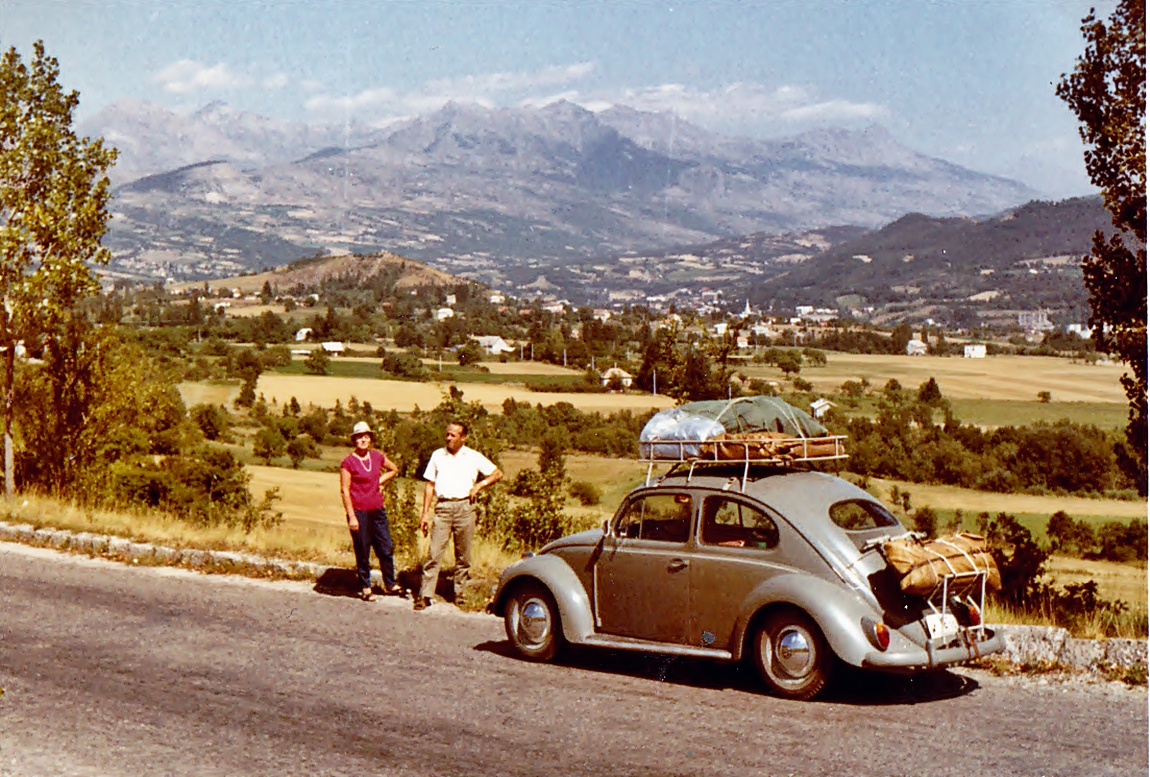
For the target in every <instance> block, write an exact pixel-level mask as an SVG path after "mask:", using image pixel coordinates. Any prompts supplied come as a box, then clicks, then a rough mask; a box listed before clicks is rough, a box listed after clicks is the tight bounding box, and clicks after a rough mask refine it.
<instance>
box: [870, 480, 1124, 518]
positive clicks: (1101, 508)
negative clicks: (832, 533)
mask: <svg viewBox="0 0 1150 777" xmlns="http://www.w3.org/2000/svg"><path fill="white" fill-rule="evenodd" d="M870 482H871V485H872V486H873V487H874V488H875V489H876V492H877V493H878V494H879V495H880V498H881V499H883V501H887V494H889V493H890V487H891V486H898V488H899V490H900V491H909V492H910V495H911V502H912V504H913V506H914V507H923V506H929V507H933V508H934V509H936V510H954V509H960V510H962V511H963V512H964V513H966V514H967V515H971V514H977V513H981V512H988V513H990V514H991V515H996V514H997V513H1000V512H1005V513H1012V514H1015V515H1017V514H1021V513H1033V514H1037V515H1048V516H1049V515H1052V514H1054V513H1056V512H1058V511H1059V510H1063V511H1065V512H1066V513H1067V514H1068V515H1071V516H1074V517H1075V518H1089V517H1102V518H1113V519H1116V520H1122V521H1129V520H1130V519H1131V518H1145V517H1146V501H1145V500H1142V501H1131V502H1126V501H1121V500H1118V499H1089V498H1086V497H1081V496H1033V495H1031V494H996V493H993V492H991V491H975V490H973V489H969V488H958V487H957V486H931V485H924V484H922V483H904V482H901V481H897V480H884V479H882V478H871V480H870ZM1092 522H1093V521H1092Z"/></svg>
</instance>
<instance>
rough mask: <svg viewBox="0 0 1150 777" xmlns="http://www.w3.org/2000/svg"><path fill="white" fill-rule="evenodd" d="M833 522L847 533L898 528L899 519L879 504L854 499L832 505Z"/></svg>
mask: <svg viewBox="0 0 1150 777" xmlns="http://www.w3.org/2000/svg"><path fill="white" fill-rule="evenodd" d="M830 516H831V520H832V521H834V522H835V526H838V527H839V528H840V529H846V530H847V531H865V530H866V529H879V528H882V527H884V526H898V525H899V522H898V519H897V518H895V517H894V516H893V515H891V514H890V511H889V510H887V509H886V508H885V507H883V506H882V505H881V504H879V503H878V502H870V501H866V500H863V499H852V500H850V501H847V502H836V503H835V504H833V505H831V509H830Z"/></svg>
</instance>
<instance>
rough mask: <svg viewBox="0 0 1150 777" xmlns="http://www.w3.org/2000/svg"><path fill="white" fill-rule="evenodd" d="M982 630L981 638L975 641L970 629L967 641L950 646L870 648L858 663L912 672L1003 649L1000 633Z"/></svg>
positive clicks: (979, 656)
mask: <svg viewBox="0 0 1150 777" xmlns="http://www.w3.org/2000/svg"><path fill="white" fill-rule="evenodd" d="M982 631H983V636H984V638H983V639H982V640H981V641H975V639H974V635H975V634H977V632H971V638H970V639H969V640H962V641H961V644H958V645H952V646H951V647H944V648H934V649H931V650H928V649H926V648H922V647H918V646H917V645H916V646H914V647H913V648H909V649H908V648H903V649H900V650H889V651H885V652H879V651H877V650H875V651H871V652H870V653H867V654H866V655H865V656H864V657H863V661H862V664H863V666H865V667H870V668H872V669H889V670H895V671H898V670H905V671H914V670H918V669H933V668H936V667H940V666H951V665H953V664H961V663H965V662H967V661H973V660H975V659H977V658H982V657H983V656H987V655H990V654H992V653H999V652H1001V651H1002V650H1003V649H1005V647H1006V643H1005V642H1004V641H1003V639H1002V635H1001V634H998V633H996V632H995V631H994V630H993V629H987V628H984V629H983V630H982Z"/></svg>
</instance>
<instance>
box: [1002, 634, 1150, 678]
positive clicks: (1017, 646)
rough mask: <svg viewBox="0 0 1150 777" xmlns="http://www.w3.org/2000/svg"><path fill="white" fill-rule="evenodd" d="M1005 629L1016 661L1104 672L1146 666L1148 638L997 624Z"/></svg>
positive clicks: (1010, 656)
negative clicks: (1093, 636)
mask: <svg viewBox="0 0 1150 777" xmlns="http://www.w3.org/2000/svg"><path fill="white" fill-rule="evenodd" d="M994 628H995V629H996V630H1001V634H1002V636H1003V639H1004V641H1005V642H1006V650H1005V651H1004V652H1003V653H1001V654H1000V655H1001V656H1002V657H1003V658H1005V659H1006V660H1007V661H1010V662H1011V663H1012V664H1021V665H1037V666H1052V667H1061V668H1065V669H1067V670H1070V671H1077V672H1091V673H1102V672H1106V671H1107V670H1111V669H1134V668H1137V667H1142V668H1143V669H1145V668H1146V640H1144V639H1079V638H1077V637H1072V636H1070V632H1069V631H1067V630H1066V629H1060V628H1058V627H1055V626H1014V625H1002V624H999V625H997V626H994Z"/></svg>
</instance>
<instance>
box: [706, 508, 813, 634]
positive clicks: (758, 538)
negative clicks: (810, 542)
mask: <svg viewBox="0 0 1150 777" xmlns="http://www.w3.org/2000/svg"><path fill="white" fill-rule="evenodd" d="M796 539H797V538H796V537H795V536H794V534H793V530H792V529H791V528H790V527H789V526H788V525H787V524H786V522H785V521H783V520H781V519H780V518H779V517H778V516H777V515H776V514H774V513H773V512H772V511H771V510H769V509H768V508H766V507H764V506H763V505H761V504H759V503H757V502H754V501H752V500H750V499H747V498H745V497H739V496H734V495H728V494H711V495H708V496H705V497H703V499H702V505H701V511H700V520H699V537H698V540H699V543H698V550H697V552H696V553H695V554H694V556H693V557H692V559H691V594H690V600H691V623H690V625H689V641H690V642H692V643H693V644H696V645H701V646H704V647H716V648H722V649H730V647H731V644H730V643H731V638H732V634H733V633H734V628H735V623H736V621H737V620H738V617H739V614H740V612H741V610H742V605H743V602H744V601H745V600H746V598H747V596H748V595H749V594H750V593H751V591H753V590H754V589H755V587H756V586H758V585H759V583H761V582H763V581H764V580H766V579H768V578H770V577H772V576H774V575H777V574H780V573H783V572H787V571H790V570H791V568H790V566H789V565H787V564H785V563H784V558H785V557H786V547H785V546H787V545H788V544H789V545H794V543H795V540H796ZM788 540H789V542H788Z"/></svg>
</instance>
